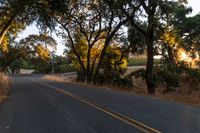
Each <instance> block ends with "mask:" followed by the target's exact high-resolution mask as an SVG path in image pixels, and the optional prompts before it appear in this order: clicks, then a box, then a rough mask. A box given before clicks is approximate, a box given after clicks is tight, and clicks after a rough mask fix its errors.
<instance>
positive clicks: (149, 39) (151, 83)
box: [146, 28, 155, 95]
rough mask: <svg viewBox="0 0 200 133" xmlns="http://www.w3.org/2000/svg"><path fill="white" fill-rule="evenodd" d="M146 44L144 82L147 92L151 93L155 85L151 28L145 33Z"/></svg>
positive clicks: (153, 92)
mask: <svg viewBox="0 0 200 133" xmlns="http://www.w3.org/2000/svg"><path fill="white" fill-rule="evenodd" d="M146 44H147V56H148V58H147V65H146V84H147V90H148V93H149V94H151V95H153V94H155V85H154V81H153V64H154V59H153V28H151V29H149V32H148V33H147V35H146Z"/></svg>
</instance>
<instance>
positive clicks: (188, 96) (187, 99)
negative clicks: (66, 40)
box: [44, 74, 200, 106]
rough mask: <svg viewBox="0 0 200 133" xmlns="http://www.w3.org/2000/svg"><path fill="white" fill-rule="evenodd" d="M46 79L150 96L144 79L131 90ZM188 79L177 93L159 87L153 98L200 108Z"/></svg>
mask: <svg viewBox="0 0 200 133" xmlns="http://www.w3.org/2000/svg"><path fill="white" fill-rule="evenodd" d="M44 79H47V80H53V81H58V82H64V83H73V84H79V85H80V84H81V85H84V86H90V87H91V88H100V89H112V90H114V91H120V92H125V93H134V94H140V95H144V96H148V93H147V87H146V83H145V81H144V80H143V79H142V78H133V83H134V87H133V88H129V89H124V88H123V89H122V88H119V87H114V86H112V85H103V86H99V85H98V86H96V87H95V86H94V85H92V84H84V83H80V82H76V76H75V75H66V74H53V75H46V76H44ZM187 79H188V77H183V76H182V77H180V86H179V87H178V88H175V89H176V91H173V92H169V93H163V90H164V89H165V87H164V86H162V85H161V86H158V88H157V89H156V94H155V95H154V96H153V97H155V98H158V99H161V100H167V101H173V102H179V103H184V104H188V105H193V106H200V90H192V91H191V86H190V85H191V84H192V81H189V80H187Z"/></svg>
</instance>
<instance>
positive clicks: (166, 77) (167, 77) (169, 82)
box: [156, 69, 179, 92]
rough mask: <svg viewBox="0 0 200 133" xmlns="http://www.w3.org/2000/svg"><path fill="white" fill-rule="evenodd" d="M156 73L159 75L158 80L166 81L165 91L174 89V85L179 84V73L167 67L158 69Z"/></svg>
mask: <svg viewBox="0 0 200 133" xmlns="http://www.w3.org/2000/svg"><path fill="white" fill-rule="evenodd" d="M156 75H157V76H158V78H157V82H161V83H164V84H165V86H166V90H165V91H164V92H170V91H173V87H178V86H179V81H178V75H177V74H176V73H173V72H171V71H169V70H167V69H158V70H157V71H156Z"/></svg>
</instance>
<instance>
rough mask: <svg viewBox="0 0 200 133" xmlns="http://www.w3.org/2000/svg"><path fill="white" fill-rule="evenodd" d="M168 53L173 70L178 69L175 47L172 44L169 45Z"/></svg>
mask: <svg viewBox="0 0 200 133" xmlns="http://www.w3.org/2000/svg"><path fill="white" fill-rule="evenodd" d="M167 53H168V58H169V63H170V64H169V65H170V66H171V69H172V71H174V70H175V69H176V61H175V59H174V55H173V49H172V48H171V47H170V46H167Z"/></svg>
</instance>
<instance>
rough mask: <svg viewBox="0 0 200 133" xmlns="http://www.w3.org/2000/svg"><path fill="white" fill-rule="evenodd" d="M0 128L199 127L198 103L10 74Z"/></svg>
mask: <svg viewBox="0 0 200 133" xmlns="http://www.w3.org/2000/svg"><path fill="white" fill-rule="evenodd" d="M12 79H13V85H12V92H11V94H10V98H9V100H8V101H7V102H6V103H4V104H1V105H0V133H143V132H145V133H148V132H155V133H159V132H164V133H199V132H200V108H198V107H192V106H187V105H183V104H178V103H172V102H166V101H161V100H157V99H154V98H151V97H144V96H139V95H134V94H126V93H120V92H113V91H111V90H106V89H97V88H93V87H88V86H81V85H75V84H64V83H58V82H53V81H47V80H43V79H42V78H41V76H29V77H13V78H12Z"/></svg>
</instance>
